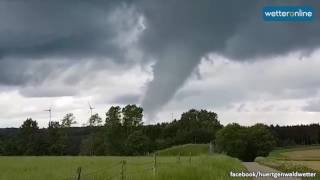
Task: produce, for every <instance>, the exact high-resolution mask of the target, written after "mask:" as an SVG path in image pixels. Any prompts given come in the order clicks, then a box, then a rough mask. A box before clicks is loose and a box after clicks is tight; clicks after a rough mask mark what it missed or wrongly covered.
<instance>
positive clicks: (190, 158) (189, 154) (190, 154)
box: [189, 152, 192, 165]
mask: <svg viewBox="0 0 320 180" xmlns="http://www.w3.org/2000/svg"><path fill="white" fill-rule="evenodd" d="M191 155H192V154H191V152H190V153H189V163H190V165H191Z"/></svg>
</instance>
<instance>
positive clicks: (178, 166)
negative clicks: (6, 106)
mask: <svg viewBox="0 0 320 180" xmlns="http://www.w3.org/2000/svg"><path fill="white" fill-rule="evenodd" d="M122 160H126V165H125V168H124V172H123V174H124V176H125V177H126V178H125V179H132V180H134V179H137V180H138V179H139V180H143V179H159V180H162V179H163V180H171V179H172V180H179V179H181V180H182V179H183V180H208V179H232V178H231V177H229V172H230V171H242V170H245V168H244V167H243V166H242V165H241V162H240V161H239V160H237V159H234V158H230V157H228V156H225V155H211V156H194V157H192V158H191V162H190V157H188V156H185V157H181V158H180V161H179V160H178V158H177V157H158V158H157V173H156V176H154V174H153V165H154V159H153V157H0V172H1V173H0V180H9V179H10V180H44V179H46V180H64V179H65V180H67V179H69V180H71V179H72V180H74V179H75V177H74V175H75V174H76V169H77V168H78V167H79V166H81V167H82V177H81V180H105V179H121V169H122V164H121V163H120V162H121V161H122Z"/></svg>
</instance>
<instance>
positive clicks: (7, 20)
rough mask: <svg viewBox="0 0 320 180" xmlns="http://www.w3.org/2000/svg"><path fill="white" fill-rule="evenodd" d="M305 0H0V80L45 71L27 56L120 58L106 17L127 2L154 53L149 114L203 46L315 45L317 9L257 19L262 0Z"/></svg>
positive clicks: (25, 79) (237, 56)
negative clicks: (310, 16)
mask: <svg viewBox="0 0 320 180" xmlns="http://www.w3.org/2000/svg"><path fill="white" fill-rule="evenodd" d="M305 2H306V1H302V0H301V1H299V0H296V1H289V0H284V1H256V0H244V1H231V0H224V1H220V0H219V1H218V0H200V1H185V0H162V1H159V0H137V1H119V0H114V1H98V0H93V1H89V0H69V1H62V0H47V1H40V0H30V1H18V0H4V1H1V2H0V22H1V26H0V57H3V58H2V59H6V57H11V58H15V59H16V60H14V62H10V63H11V64H10V63H9V64H2V65H1V66H0V84H15V85H18V84H24V83H30V82H38V81H41V80H43V79H45V78H46V74H41V73H39V74H40V76H34V75H32V73H33V72H34V69H32V67H33V65H32V64H33V62H30V61H28V63H26V62H24V63H25V64H24V63H22V64H20V63H21V62H22V61H23V60H26V59H44V58H51V59H55V58H62V59H67V60H69V61H74V63H76V62H77V59H79V58H81V59H85V58H91V57H109V58H110V59H112V60H114V61H115V62H119V63H122V64H125V63H127V62H126V61H125V57H124V56H123V55H124V49H122V48H121V47H120V46H118V45H117V44H115V42H114V37H115V36H117V35H118V33H119V29H117V28H115V27H114V26H113V25H114V24H112V23H110V22H109V17H110V16H111V12H113V11H114V9H116V8H117V7H121V6H124V7H134V8H135V9H136V10H137V12H139V13H141V15H143V16H144V17H145V21H146V22H145V23H146V24H145V26H146V29H145V30H144V32H143V34H142V36H141V39H140V40H139V44H138V45H137V46H139V48H141V51H143V52H144V53H145V55H146V57H151V59H155V60H156V62H155V65H154V66H153V68H154V69H153V76H154V79H153V80H152V81H151V82H150V83H149V84H148V88H147V91H146V94H145V95H144V99H143V102H142V105H143V106H144V108H145V110H146V112H147V113H148V114H149V115H150V116H152V115H154V114H155V113H156V112H157V111H159V110H160V109H161V107H162V106H163V105H165V104H166V103H167V102H168V101H169V100H170V99H171V98H172V97H173V96H174V95H175V93H176V91H177V90H178V89H179V88H180V87H181V86H182V85H183V84H184V82H185V81H186V79H187V78H188V77H189V76H190V74H191V73H192V72H193V71H194V70H195V68H196V67H197V66H198V64H199V62H200V59H201V57H203V56H204V55H206V54H207V53H209V52H213V53H217V54H221V55H223V56H226V57H229V58H232V59H234V60H239V61H247V60H248V61H249V60H254V59H256V58H257V57H264V58H266V57H270V56H277V55H282V54H286V53H288V52H291V51H295V50H299V51H304V52H310V51H312V50H313V49H315V48H317V47H318V46H319V44H320V36H319V35H320V33H319V29H320V25H319V23H320V22H319V14H316V17H315V20H314V21H313V22H307V23H299V22H298V23H295V22H292V23H285V22H264V21H263V20H262V17H261V16H262V15H261V9H262V7H263V6H265V5H281V4H282V5H301V4H306V5H311V6H313V7H315V8H316V7H318V5H319V3H318V2H317V1H315V0H314V1H307V3H305ZM126 11H128V8H123V11H122V13H120V14H119V15H121V14H124V13H126ZM130 18H135V17H134V16H131V17H128V19H130ZM119 24H122V22H119ZM130 25H131V24H128V25H126V27H125V29H126V28H130ZM0 63H3V62H1V60H0ZM15 65H17V67H15ZM23 67H25V68H27V69H23ZM28 68H30V69H28ZM10 69H11V70H10ZM52 69H54V68H52ZM12 70H13V71H19V72H21V73H16V72H12ZM49 71H50V70H49ZM26 72H29V73H26ZM30 73H31V74H30ZM48 73H49V72H48ZM39 77H40V79H39Z"/></svg>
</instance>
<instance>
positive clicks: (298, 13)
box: [262, 6, 315, 21]
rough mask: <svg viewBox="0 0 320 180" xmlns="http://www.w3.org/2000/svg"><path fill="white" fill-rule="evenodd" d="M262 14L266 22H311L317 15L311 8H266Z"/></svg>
mask: <svg viewBox="0 0 320 180" xmlns="http://www.w3.org/2000/svg"><path fill="white" fill-rule="evenodd" d="M262 13H263V19H264V20H265V21H311V20H313V18H314V15H315V14H314V10H313V8H312V7H309V6H266V7H264V8H263V10H262Z"/></svg>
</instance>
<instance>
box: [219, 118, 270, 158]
mask: <svg viewBox="0 0 320 180" xmlns="http://www.w3.org/2000/svg"><path fill="white" fill-rule="evenodd" d="M216 144H217V150H218V151H219V152H225V153H226V154H228V155H229V156H232V157H237V158H239V159H241V160H243V161H253V160H254V159H255V158H256V157H257V156H267V155H268V154H269V152H270V151H271V150H272V149H273V147H274V146H275V144H276V141H275V137H273V135H272V133H271V132H270V130H269V129H268V127H267V126H265V125H262V124H257V125H254V126H252V127H243V126H240V125H239V124H229V125H227V126H226V127H225V128H223V129H221V130H220V131H218V133H217V139H216Z"/></svg>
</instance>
